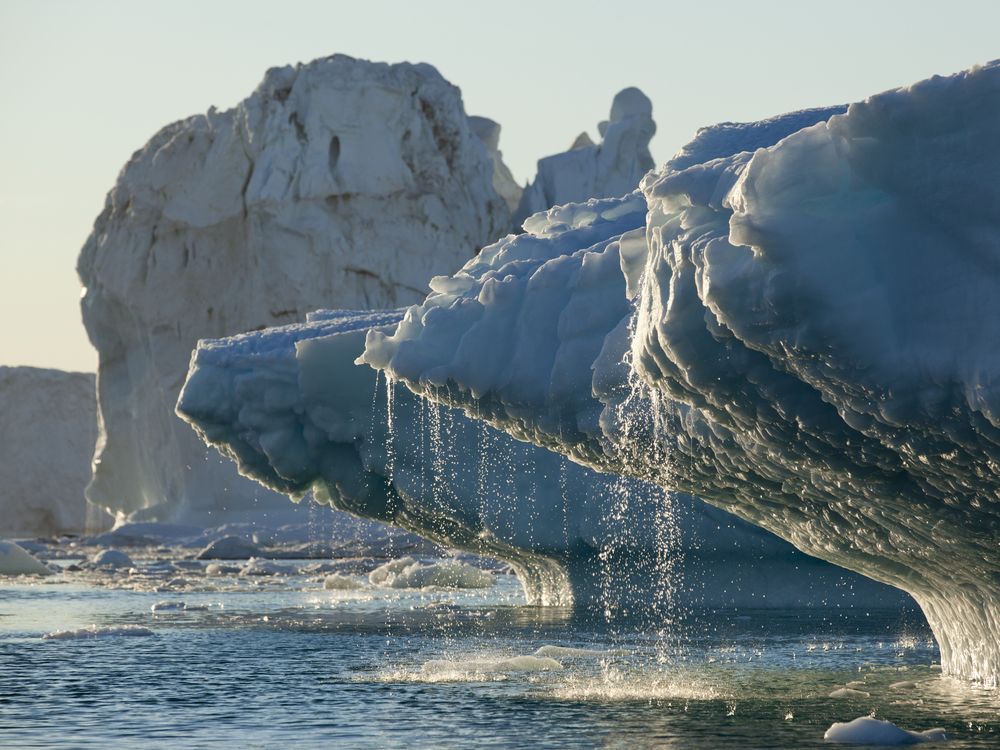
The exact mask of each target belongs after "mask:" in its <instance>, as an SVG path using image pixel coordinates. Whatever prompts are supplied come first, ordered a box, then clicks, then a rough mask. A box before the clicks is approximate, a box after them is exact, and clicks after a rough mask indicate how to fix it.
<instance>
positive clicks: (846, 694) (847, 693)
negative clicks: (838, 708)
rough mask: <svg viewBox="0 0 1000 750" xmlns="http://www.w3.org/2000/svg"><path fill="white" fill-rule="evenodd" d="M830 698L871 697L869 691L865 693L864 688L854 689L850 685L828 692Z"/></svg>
mask: <svg viewBox="0 0 1000 750" xmlns="http://www.w3.org/2000/svg"><path fill="white" fill-rule="evenodd" d="M830 697H831V698H871V693H866V692H865V691H864V690H855V689H854V688H850V687H842V688H837V689H836V690H834V691H833V692H832V693H830Z"/></svg>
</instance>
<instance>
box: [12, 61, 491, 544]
mask: <svg viewBox="0 0 1000 750" xmlns="http://www.w3.org/2000/svg"><path fill="white" fill-rule="evenodd" d="M480 130H482V128H480ZM486 130H489V129H488V128H487V129H486ZM483 132H484V134H485V135H487V136H488V137H490V138H491V139H492V140H490V143H489V144H488V145H489V148H490V149H491V153H488V152H487V148H486V147H485V146H484V144H483V143H482V142H480V140H479V138H477V137H476V135H475V134H474V133H473V131H472V130H471V129H470V125H469V123H468V121H467V118H466V115H465V112H464V111H463V108H462V100H461V97H460V94H459V91H458V89H457V88H455V87H454V86H452V85H451V84H449V83H448V82H447V81H445V80H444V78H442V77H441V75H440V74H439V73H438V72H437V71H436V70H435V69H434V68H432V67H430V66H428V65H422V64H421V65H410V64H399V65H386V64H376V63H370V62H366V61H361V60H354V59H351V58H349V57H345V56H341V55H338V56H334V57H331V58H327V59H322V60H317V61H314V62H312V63H310V64H308V65H298V66H296V67H283V68H273V69H271V70H269V71H268V72H267V74H266V75H265V76H264V80H263V81H262V82H261V84H260V85H259V86H258V88H257V90H256V91H254V92H253V93H252V94H251V95H250V96H249V97H247V98H246V99H244V100H243V101H242V102H240V103H239V104H238V105H237V106H236V107H235V108H233V109H230V110H226V111H222V112H220V111H217V110H215V109H211V110H209V112H208V113H206V114H204V115H197V116H194V117H190V118H188V119H186V120H182V121H180V122H177V123H174V124H172V125H168V126H167V127H165V128H164V129H163V130H161V131H160V132H159V133H157V134H156V135H155V136H154V137H153V138H152V139H151V140H150V141H149V143H147V144H146V145H145V146H144V147H142V148H141V149H140V150H139V151H137V152H136V153H135V155H134V156H133V157H132V159H131V160H130V161H129V162H128V164H126V165H125V167H124V169H123V170H122V172H121V174H120V176H119V179H118V182H117V184H116V185H115V187H114V189H113V190H112V191H111V192H110V193H109V194H108V198H107V203H106V206H105V208H104V211H103V212H102V213H101V214H100V216H99V217H98V218H97V220H96V223H95V226H94V230H93V233H92V234H91V236H90V238H89V239H88V240H87V243H86V245H85V246H84V248H83V250H82V252H81V255H80V259H79V266H78V267H79V273H80V278H81V279H82V282H83V284H84V286H85V287H86V290H85V295H84V298H83V302H82V308H83V319H84V323H85V325H86V328H87V332H88V334H89V336H90V339H91V341H92V342H93V344H94V346H95V347H96V348H97V350H98V354H99V358H100V360H99V372H98V404H99V410H100V425H101V431H100V437H99V440H98V443H97V454H96V459H95V473H94V477H93V481H92V482H91V484H90V487H89V489H88V497H89V499H90V500H91V502H93V503H94V504H96V505H98V506H100V507H103V508H107V509H109V510H110V511H111V512H112V513H114V514H117V515H118V516H119V517H123V516H126V515H128V514H134V517H135V518H138V519H140V520H141V519H147V520H148V519H152V520H175V519H183V520H186V521H192V522H195V523H200V524H201V525H208V524H211V525H216V524H218V523H220V522H221V521H223V520H225V519H226V518H227V517H238V518H240V519H243V520H246V519H248V518H250V513H251V512H252V511H258V512H259V513H258V516H263V515H265V514H267V516H268V520H269V521H272V522H273V520H274V518H275V517H276V516H278V515H279V514H285V515H286V516H287V515H288V514H289V513H290V512H291V510H292V509H293V508H294V506H292V505H290V504H289V503H288V502H287V500H286V499H285V498H283V497H280V496H278V495H275V494H274V493H270V492H267V491H266V490H264V489H263V488H261V487H260V485H258V484H256V483H252V482H248V481H246V480H243V479H241V478H240V477H239V476H238V475H237V473H236V471H235V469H234V467H233V466H232V465H231V464H230V463H228V462H220V460H219V458H218V456H216V455H215V454H214V453H209V452H208V451H207V449H206V447H205V446H204V445H203V444H202V443H200V442H199V441H198V440H197V438H196V437H195V436H194V435H193V434H192V432H191V430H190V429H188V428H187V426H185V425H184V424H182V423H181V422H180V421H179V420H177V418H176V417H175V415H174V404H175V403H176V401H177V394H178V392H179V391H180V388H181V385H182V383H183V381H184V375H185V373H186V372H187V366H188V360H189V359H190V355H191V350H192V349H193V348H194V346H195V343H196V342H197V340H198V339H200V338H205V337H211V336H222V335H226V334H232V333H237V332H240V331H245V330H251V329H255V328H264V327H266V326H273V325H279V324H282V323H289V322H292V321H296V320H302V319H303V318H304V316H305V312H306V311H308V310H313V309H316V308H319V307H329V306H331V305H339V306H342V307H364V308H369V307H376V308H382V307H394V306H397V305H402V304H407V303H410V302H416V301H418V300H419V299H421V298H422V297H423V296H424V294H425V290H426V282H427V279H429V278H430V277H431V276H433V275H435V274H439V273H445V272H451V271H453V270H455V269H456V268H458V267H459V266H460V265H461V264H462V263H464V262H465V261H466V260H467V259H468V258H469V257H471V256H472V255H473V254H474V253H475V252H476V251H477V250H478V249H479V248H480V247H482V246H484V245H486V244H488V243H489V242H491V241H493V240H494V239H496V238H497V237H498V236H500V235H501V234H502V233H504V232H506V231H507V229H508V228H509V226H510V211H509V209H508V207H507V205H506V203H505V202H504V200H503V198H502V197H501V196H499V195H497V193H496V191H495V190H494V188H493V184H494V177H495V175H494V166H493V164H496V163H497V161H498V159H499V156H498V152H497V151H496V143H495V137H496V132H495V131H490V132H489V133H486V132H485V131H483ZM491 162H492V164H491ZM506 197H507V198H508V199H510V195H508V196H506ZM68 432H69V431H66V430H63V431H52V433H51V434H54V435H57V436H58V438H59V439H63V436H64V435H65V434H67V433H68ZM49 434H50V433H49V432H46V435H47V436H48V435H49ZM47 439H48V437H47ZM80 439H81V440H82V436H81V438H80ZM44 454H45V451H35V452H34V455H44ZM52 468H53V467H51V466H49V465H47V464H46V470H51V469H52ZM30 486H31V488H32V493H31V498H32V500H34V499H36V498H37V497H38V496H39V493H40V491H41V488H42V486H44V485H43V483H41V482H37V481H36V482H33V483H31V484H30Z"/></svg>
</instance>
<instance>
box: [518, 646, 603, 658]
mask: <svg viewBox="0 0 1000 750" xmlns="http://www.w3.org/2000/svg"><path fill="white" fill-rule="evenodd" d="M610 653H611V652H610V651H597V650H596V649H592V648H572V647H570V646H552V645H546V646H542V647H540V648H539V649H538V650H537V651H535V656H547V657H550V658H553V659H562V658H572V657H575V656H607V655H608V654H610Z"/></svg>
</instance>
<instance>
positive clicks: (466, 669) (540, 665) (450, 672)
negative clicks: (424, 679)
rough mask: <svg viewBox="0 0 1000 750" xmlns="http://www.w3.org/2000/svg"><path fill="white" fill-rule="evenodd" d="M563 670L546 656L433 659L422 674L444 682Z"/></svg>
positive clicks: (425, 666)
mask: <svg viewBox="0 0 1000 750" xmlns="http://www.w3.org/2000/svg"><path fill="white" fill-rule="evenodd" d="M562 668H563V665H562V664H560V663H559V662H557V661H556V660H555V659H550V658H548V657H546V656H511V657H508V658H504V659H495V660H490V659H461V660H451V659H432V660H431V661H428V662H426V663H425V664H424V666H423V668H422V670H421V672H422V673H423V674H424V675H425V676H431V677H435V678H437V679H442V680H449V679H454V680H463V679H476V678H478V677H480V676H488V675H504V674H510V673H512V672H552V671H555V670H559V669H562Z"/></svg>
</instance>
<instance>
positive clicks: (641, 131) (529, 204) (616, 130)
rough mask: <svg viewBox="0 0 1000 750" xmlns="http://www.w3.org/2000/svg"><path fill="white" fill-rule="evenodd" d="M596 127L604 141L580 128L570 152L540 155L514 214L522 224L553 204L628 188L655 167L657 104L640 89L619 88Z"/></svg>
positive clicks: (605, 195)
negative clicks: (652, 144)
mask: <svg viewBox="0 0 1000 750" xmlns="http://www.w3.org/2000/svg"><path fill="white" fill-rule="evenodd" d="M597 129H598V132H599V133H600V135H601V142H600V143H599V144H595V143H594V142H593V141H591V139H590V137H589V136H588V135H587V134H586V133H581V134H580V135H579V136H577V138H576V140H575V141H574V143H573V145H572V146H571V147H570V150H569V151H565V152H563V153H561V154H555V155H553V156H547V157H545V158H544V159H539V161H538V174H537V175H536V176H535V179H534V181H533V182H532V183H531V184H530V185H528V186H527V187H526V188H525V189H524V193H523V194H522V195H521V201H520V204H519V206H518V209H517V211H515V213H514V223H515V225H516V226H517V227H520V226H521V224H522V223H523V222H524V220H525V219H527V218H528V217H529V216H531V215H532V214H536V213H538V212H539V211H545V210H546V209H548V208H551V207H552V206H561V205H563V204H564V203H575V202H579V201H585V200H587V199H588V198H612V197H616V196H619V195H623V194H625V193H629V192H631V191H633V190H635V188H636V187H637V186H638V184H639V180H640V179H642V176H643V175H644V174H646V172H648V171H649V170H651V169H652V168H653V167H654V166H655V165H654V163H653V157H652V156H651V155H650V153H649V141H650V140H651V139H652V137H653V135H654V134H655V133H656V123H654V122H653V104H652V102H650V101H649V99H648V97H647V96H646V95H645V94H643V93H642V92H641V91H640V90H639V89H637V88H634V87H632V88H627V89H623V90H621V91H619V92H618V93H617V94H616V95H615V98H614V100H613V101H612V103H611V114H610V115H609V116H608V119H607V120H605V121H603V122H601V123H599V124H598V126H597Z"/></svg>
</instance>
